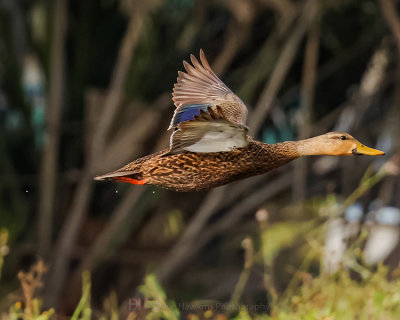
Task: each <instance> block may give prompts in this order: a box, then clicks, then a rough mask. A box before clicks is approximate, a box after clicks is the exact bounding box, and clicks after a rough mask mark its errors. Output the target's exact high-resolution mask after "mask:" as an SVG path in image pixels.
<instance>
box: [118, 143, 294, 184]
mask: <svg viewBox="0 0 400 320" xmlns="http://www.w3.org/2000/svg"><path fill="white" fill-rule="evenodd" d="M298 156H299V155H298V153H297V151H296V150H295V148H294V145H293V143H291V142H284V143H279V144H273V145H268V144H264V143H261V142H258V141H254V140H250V143H249V145H248V146H247V147H246V148H243V149H237V150H234V151H231V152H213V153H194V152H187V151H185V152H182V153H179V154H173V155H171V154H169V150H168V149H167V150H163V151H161V152H158V153H155V154H153V155H150V156H147V157H144V158H141V159H138V160H136V161H133V162H131V163H129V164H128V165H126V166H125V167H123V168H121V169H120V170H117V171H116V172H115V174H116V178H115V180H118V176H119V175H120V174H123V175H124V174H126V173H128V172H129V173H130V174H129V175H124V177H125V178H132V179H136V180H139V181H143V180H144V181H146V183H147V184H153V185H157V186H160V187H163V188H167V189H172V190H176V191H192V190H204V189H210V188H213V187H217V186H220V185H224V184H227V183H229V182H232V181H235V180H238V179H243V178H246V177H251V176H254V175H258V174H262V173H265V172H267V171H270V170H272V169H274V168H277V167H279V166H282V165H283V164H285V163H287V162H289V161H291V160H293V159H295V158H297V157H298Z"/></svg>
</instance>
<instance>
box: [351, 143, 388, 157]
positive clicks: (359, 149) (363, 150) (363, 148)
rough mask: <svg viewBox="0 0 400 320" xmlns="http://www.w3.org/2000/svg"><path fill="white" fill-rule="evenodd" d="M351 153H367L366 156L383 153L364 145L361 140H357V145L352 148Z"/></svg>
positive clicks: (381, 154)
mask: <svg viewBox="0 0 400 320" xmlns="http://www.w3.org/2000/svg"><path fill="white" fill-rule="evenodd" d="M353 153H354V154H356V155H361V154H364V155H367V156H383V155H385V153H384V152H383V151H380V150H377V149H372V148H369V147H367V146H364V145H363V144H362V143H361V142H358V141H357V147H356V149H355V150H353Z"/></svg>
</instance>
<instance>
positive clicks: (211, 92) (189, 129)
mask: <svg viewBox="0 0 400 320" xmlns="http://www.w3.org/2000/svg"><path fill="white" fill-rule="evenodd" d="M191 61H192V64H193V66H191V65H189V64H188V63H186V62H184V66H185V69H186V71H187V73H183V72H179V73H178V79H177V83H176V84H175V86H174V91H173V101H174V103H175V106H176V107H177V108H176V110H175V113H174V116H173V118H172V121H171V125H170V128H172V129H173V130H174V131H173V133H172V134H171V141H170V148H169V149H167V150H163V151H160V152H157V153H155V154H152V155H148V156H146V157H143V158H140V159H138V160H135V161H133V162H131V163H129V164H128V165H126V166H124V167H123V168H121V169H119V170H117V171H114V172H112V173H109V174H105V175H102V176H98V177H96V178H95V179H97V180H106V179H110V180H114V181H125V182H129V183H133V184H152V185H157V186H160V187H163V188H167V189H172V190H176V191H192V190H204V189H209V188H213V187H217V186H221V185H224V184H227V183H230V182H232V181H235V180H239V179H243V178H246V177H251V176H254V175H258V174H262V173H265V172H267V171H270V170H272V169H274V168H277V167H280V166H282V165H285V164H286V163H288V162H290V161H292V160H294V159H296V158H298V157H301V156H308V155H336V156H338V155H358V154H366V155H382V154H383V152H381V151H379V150H375V149H371V148H368V147H366V146H364V145H363V144H361V143H360V142H358V141H357V140H355V139H354V138H353V137H352V136H350V135H349V134H347V133H340V132H330V133H327V134H324V135H321V136H318V137H314V138H310V139H306V140H300V141H287V142H282V143H277V144H265V143H262V142H259V141H255V140H254V139H253V138H251V137H250V136H248V135H247V131H248V129H247V127H246V117H247V108H246V106H245V105H244V103H243V102H242V101H241V100H240V98H239V97H237V96H236V95H235V94H234V93H233V92H232V91H231V90H230V89H229V88H228V87H226V86H225V85H224V83H223V82H222V81H221V80H220V79H219V78H218V77H217V76H216V75H215V74H214V72H213V71H212V70H211V67H210V66H209V64H208V62H207V60H206V58H205V56H204V53H203V51H200V61H201V63H200V62H199V61H198V60H197V59H196V58H195V57H194V56H193V55H191Z"/></svg>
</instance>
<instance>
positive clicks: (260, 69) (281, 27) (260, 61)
mask: <svg viewBox="0 0 400 320" xmlns="http://www.w3.org/2000/svg"><path fill="white" fill-rule="evenodd" d="M298 14H299V10H296V9H295V8H293V9H292V10H290V11H288V12H286V14H284V15H281V16H280V18H279V19H278V20H277V22H276V26H275V27H274V29H273V30H272V31H271V33H270V35H269V36H268V37H267V39H266V41H265V42H264V44H263V45H262V47H261V49H260V50H258V52H257V54H256V57H255V58H254V59H253V60H252V61H251V62H250V64H249V65H248V66H246V70H245V75H244V78H245V79H246V81H245V82H244V83H243V85H242V87H241V88H240V89H239V92H238V94H239V96H241V97H243V99H245V100H250V99H252V98H253V96H254V92H255V91H256V90H257V89H258V87H259V84H260V82H262V81H264V79H266V77H267V76H268V75H269V74H270V73H271V72H272V70H273V66H274V65H275V61H276V60H277V59H278V56H279V50H278V47H279V44H280V42H281V41H283V40H282V39H284V38H285V37H288V36H289V32H290V31H291V28H290V27H291V26H292V24H293V21H294V20H295V19H296V18H297V17H298Z"/></svg>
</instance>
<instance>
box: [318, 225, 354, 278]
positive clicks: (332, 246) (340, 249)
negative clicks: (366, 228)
mask: <svg viewBox="0 0 400 320" xmlns="http://www.w3.org/2000/svg"><path fill="white" fill-rule="evenodd" d="M359 230H360V224H359V222H358V221H357V222H346V221H345V220H344V219H341V218H340V219H334V220H331V221H330V222H329V223H328V231H327V235H326V240H325V252H324V258H323V270H324V272H325V273H334V272H336V271H338V270H339V268H340V266H341V264H342V262H343V257H344V254H345V252H346V250H347V247H348V244H349V242H350V240H351V239H352V238H354V237H356V236H357V234H358V232H359Z"/></svg>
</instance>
